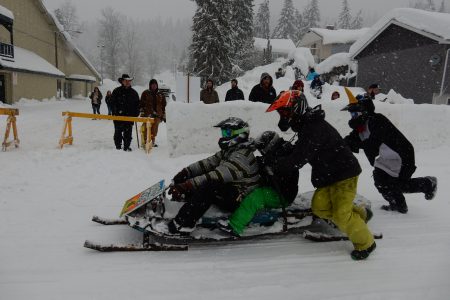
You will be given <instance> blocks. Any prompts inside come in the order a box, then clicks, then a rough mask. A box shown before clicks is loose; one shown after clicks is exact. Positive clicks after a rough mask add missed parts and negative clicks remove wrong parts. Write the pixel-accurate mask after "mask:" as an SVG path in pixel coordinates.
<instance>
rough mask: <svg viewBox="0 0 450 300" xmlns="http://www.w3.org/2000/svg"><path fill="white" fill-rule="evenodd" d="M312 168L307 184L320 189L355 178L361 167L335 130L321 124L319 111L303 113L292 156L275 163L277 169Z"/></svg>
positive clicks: (322, 117) (322, 118) (321, 111)
mask: <svg viewBox="0 0 450 300" xmlns="http://www.w3.org/2000/svg"><path fill="white" fill-rule="evenodd" d="M307 163H309V164H310V165H311V166H312V173H311V182H312V184H313V186H314V187H316V188H322V187H326V186H329V185H332V184H334V183H336V182H339V181H342V180H345V179H349V178H352V177H355V176H358V175H359V174H360V173H361V167H360V166H359V163H358V160H357V159H356V157H355V156H354V155H353V153H352V152H351V151H350V148H349V147H348V146H347V145H346V143H345V142H344V140H343V138H342V137H341V136H340V135H339V133H338V132H337V130H336V129H335V128H334V127H333V126H331V125H330V124H329V123H328V122H327V121H325V113H324V111H323V110H315V111H312V112H307V113H306V114H305V115H304V116H302V118H301V120H300V124H299V128H298V141H297V143H296V144H295V146H294V149H293V152H292V153H291V154H290V155H288V156H286V157H282V158H279V159H278V163H277V168H278V169H281V170H283V169H288V168H291V167H292V166H293V165H294V166H296V167H297V168H299V169H300V168H302V167H303V166H304V165H305V164H307Z"/></svg>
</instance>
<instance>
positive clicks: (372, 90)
mask: <svg viewBox="0 0 450 300" xmlns="http://www.w3.org/2000/svg"><path fill="white" fill-rule="evenodd" d="M379 93H380V86H379V85H378V83H374V84H371V85H370V86H369V88H368V89H367V94H368V95H369V97H370V99H372V100H375V96H376V95H378V94H379Z"/></svg>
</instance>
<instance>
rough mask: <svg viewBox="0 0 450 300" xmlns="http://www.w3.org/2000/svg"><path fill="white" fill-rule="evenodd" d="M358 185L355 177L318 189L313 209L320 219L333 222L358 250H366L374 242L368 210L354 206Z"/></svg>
mask: <svg viewBox="0 0 450 300" xmlns="http://www.w3.org/2000/svg"><path fill="white" fill-rule="evenodd" d="M357 185H358V177H353V178H349V179H346V180H342V181H339V182H336V183H334V184H332V185H329V186H326V187H323V188H318V189H317V190H316V191H315V193H314V196H313V199H312V202H311V209H312V212H313V214H315V215H316V216H318V217H319V218H322V219H328V220H331V221H333V223H334V224H336V226H337V227H338V228H339V230H341V231H342V232H344V233H345V234H347V236H348V238H349V239H350V241H351V242H352V243H353V245H354V247H355V249H356V250H366V249H367V248H369V247H370V246H371V245H372V244H373V242H374V240H373V235H372V233H371V232H370V230H369V228H368V227H367V224H366V223H365V220H366V217H367V215H366V210H365V209H364V208H362V207H358V206H356V205H354V204H353V200H354V199H355V196H356V187H357Z"/></svg>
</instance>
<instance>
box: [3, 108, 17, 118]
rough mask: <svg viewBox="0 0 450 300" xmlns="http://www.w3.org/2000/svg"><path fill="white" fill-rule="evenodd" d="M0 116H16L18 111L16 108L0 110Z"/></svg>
mask: <svg viewBox="0 0 450 300" xmlns="http://www.w3.org/2000/svg"><path fill="white" fill-rule="evenodd" d="M0 115H4V116H18V115H19V110H18V109H17V108H0Z"/></svg>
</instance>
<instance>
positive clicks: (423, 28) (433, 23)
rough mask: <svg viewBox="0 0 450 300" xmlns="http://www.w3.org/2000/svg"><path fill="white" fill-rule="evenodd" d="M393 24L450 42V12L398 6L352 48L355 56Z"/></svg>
mask: <svg viewBox="0 0 450 300" xmlns="http://www.w3.org/2000/svg"><path fill="white" fill-rule="evenodd" d="M391 24H395V25H398V26H401V27H403V28H405V29H408V30H411V31H414V32H417V33H419V34H422V35H425V36H427V37H429V38H432V39H434V40H437V41H439V42H440V43H444V44H450V29H449V28H450V14H448V13H438V12H429V11H425V10H419V9H414V8H396V9H393V10H391V11H390V12H388V13H387V14H386V15H384V16H383V17H382V18H381V19H380V20H379V21H378V22H377V23H376V24H375V25H373V26H372V28H370V30H369V31H368V32H367V33H366V34H365V35H364V36H362V37H361V38H360V39H359V40H358V41H357V42H356V43H354V44H353V45H352V47H351V48H350V56H351V57H352V58H354V57H355V56H356V55H358V54H359V53H360V52H361V51H362V50H363V49H364V48H365V47H366V46H368V45H369V44H370V43H371V42H372V41H373V40H374V39H375V38H376V37H377V36H378V35H379V34H380V33H382V32H383V31H384V30H385V29H386V28H388V27H389V26H390V25H391Z"/></svg>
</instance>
